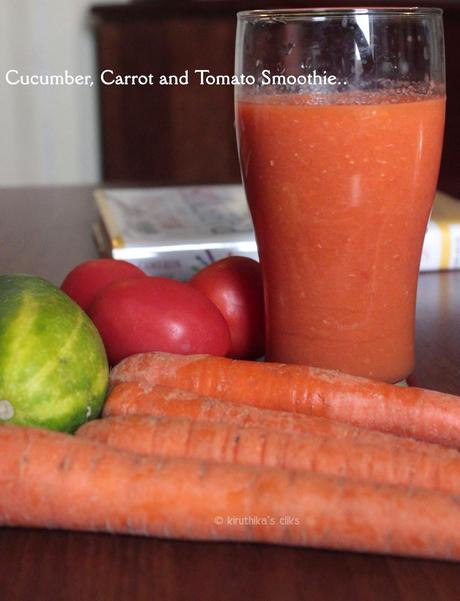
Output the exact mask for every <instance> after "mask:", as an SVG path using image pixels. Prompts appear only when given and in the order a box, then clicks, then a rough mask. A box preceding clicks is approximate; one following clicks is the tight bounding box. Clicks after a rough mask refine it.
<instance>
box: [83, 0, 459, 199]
mask: <svg viewBox="0 0 460 601" xmlns="http://www.w3.org/2000/svg"><path fill="white" fill-rule="evenodd" d="M324 4H329V5H331V6H334V5H336V6H352V5H356V4H359V5H360V6H365V5H373V4H374V5H375V2H372V0H370V1H364V2H353V1H350V0H337V1H335V2H329V3H325V2H321V0H318V1H316V0H314V1H311V0H310V1H309V0H307V1H305V2H302V1H300V2H299V1H295V0H292V1H291V0H288V1H286V0H280V1H278V2H273V1H269V0H267V1H260V0H253V1H252V2H248V1H241V0H240V1H233V2H232V1H228V0H202V1H197V0H189V1H185V0H179V1H178V0H156V1H155V0H151V1H144V2H133V3H131V4H124V5H113V6H112V5H104V6H99V7H97V6H96V7H94V8H93V9H92V14H93V16H94V17H95V19H94V23H95V31H96V36H97V49H98V69H99V70H101V71H102V70H103V69H113V70H114V71H115V73H117V74H121V75H124V74H142V73H143V74H148V73H153V74H177V75H180V74H181V73H183V72H184V71H185V70H186V69H189V71H190V73H193V70H194V69H209V70H210V71H211V72H212V73H214V74H230V75H231V74H232V73H233V60H234V58H233V56H234V41H235V27H236V12H237V11H238V10H244V9H250V8H270V7H277V8H279V7H282V6H291V7H296V6H297V7H299V6H302V7H305V6H324ZM385 4H389V5H392V6H394V5H397V6H411V5H414V4H418V5H421V6H423V5H425V6H432V5H436V6H440V7H441V8H443V9H444V11H445V19H444V24H445V37H446V56H447V79H448V105H447V125H446V136H445V146H444V154H443V161H442V168H441V177H440V188H441V189H443V190H445V191H446V192H450V193H451V194H453V195H456V196H460V180H459V179H458V178H457V173H458V165H459V164H460V143H459V140H460V61H458V57H457V55H458V51H457V47H458V44H459V40H460V2H458V0H420V1H419V2H417V3H415V2H411V1H405V2H398V1H395V2H385V1H382V2H380V5H385ZM100 117H101V143H102V160H103V178H104V180H105V181H111V182H129V181H137V182H143V183H146V184H147V183H168V184H171V183H176V184H177V183H188V184H190V183H223V182H233V181H239V179H240V175H239V168H238V161H237V154H236V143H235V133H234V128H233V90H232V88H231V87H230V86H222V87H219V86H200V85H199V83H198V80H197V78H192V77H191V78H190V84H189V85H188V86H170V87H161V86H159V85H153V86H139V85H138V86H123V87H119V86H100Z"/></svg>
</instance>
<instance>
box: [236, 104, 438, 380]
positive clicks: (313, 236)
mask: <svg viewBox="0 0 460 601" xmlns="http://www.w3.org/2000/svg"><path fill="white" fill-rule="evenodd" d="M327 96H330V97H331V98H332V97H333V96H334V97H335V96H337V97H339V102H337V101H336V102H330V101H329V99H328V98H327ZM444 104H445V100H444V97H443V96H435V95H433V96H428V97H421V96H416V95H413V96H410V95H407V96H395V95H390V94H386V93H367V94H366V93H363V94H360V95H359V97H358V96H356V97H354V96H352V95H348V94H347V93H343V94H339V95H335V94H331V95H326V98H324V95H323V99H322V100H321V103H320V102H319V101H318V100H317V99H315V98H314V97H312V96H308V95H302V94H299V95H273V96H270V95H266V96H258V97H257V98H250V97H249V98H247V99H240V100H239V101H238V102H237V128H238V138H239V151H240V161H241V169H242V174H243V179H244V183H245V188H246V194H247V197H248V202H249V206H250V210H251V213H252V217H253V221H254V226H255V230H256V237H257V241H258V246H259V254H260V260H261V265H262V270H263V275H264V285H265V298H266V323H267V341H268V348H267V358H268V359H269V360H271V361H281V362H287V363H300V364H307V365H312V366H319V367H323V368H332V369H339V370H341V371H344V372H348V373H351V374H356V375H361V376H367V377H370V378H375V379H380V380H385V381H388V382H396V381H398V380H401V379H403V378H405V377H406V376H407V375H409V374H410V372H411V371H412V369H413V367H414V348H413V339H414V314H415V300H416V288H417V276H418V267H419V262H420V254H421V248H422V244H423V238H424V233H425V227H426V222H427V219H428V216H429V213H430V210H431V206H432V201H433V196H434V193H435V189H436V183H437V177H438V170H439V160H440V154H441V153H440V148H441V144H442V137H443V128H444Z"/></svg>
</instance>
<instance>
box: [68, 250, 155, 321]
mask: <svg viewBox="0 0 460 601" xmlns="http://www.w3.org/2000/svg"><path fill="white" fill-rule="evenodd" d="M141 276H143V277H146V275H145V273H144V272H143V271H142V269H139V267H136V266H135V265H133V264H132V263H128V262H127V261H118V260H115V259H92V260H91V261H85V263H80V265H77V267H75V268H74V269H72V271H71V272H70V273H69V274H68V275H67V276H66V278H65V280H64V281H63V282H62V284H61V290H63V291H64V292H65V293H66V294H68V295H69V296H70V298H71V299H73V300H74V301H75V302H76V303H77V304H79V305H80V307H81V308H82V309H84V310H85V311H88V309H89V306H90V305H91V303H92V302H93V300H94V299H95V297H96V295H97V294H98V293H99V292H100V291H101V290H103V289H104V288H105V287H106V286H108V285H109V284H112V283H113V282H116V281H118V280H125V279H127V278H132V277H141Z"/></svg>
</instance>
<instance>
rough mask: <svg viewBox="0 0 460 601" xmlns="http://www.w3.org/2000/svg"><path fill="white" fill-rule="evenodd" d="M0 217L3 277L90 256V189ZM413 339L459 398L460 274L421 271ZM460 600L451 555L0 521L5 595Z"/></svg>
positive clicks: (457, 568) (105, 600)
mask: <svg viewBox="0 0 460 601" xmlns="http://www.w3.org/2000/svg"><path fill="white" fill-rule="evenodd" d="M0 215H1V216H2V218H1V219H0V273H7V272H10V273H12V272H28V273H33V274H36V275H40V276H43V277H46V278H48V279H50V280H52V281H54V282H55V283H56V284H59V283H60V282H61V281H62V279H63V277H64V275H65V274H66V272H67V271H69V269H70V268H72V267H73V266H74V265H75V264H76V263H77V262H79V261H83V260H85V259H88V258H91V257H96V256H97V252H96V248H95V247H94V245H93V243H92V239H91V222H92V221H93V220H94V218H95V209H94V204H93V202H92V198H91V191H90V190H89V189H83V188H64V189H61V188H49V189H47V188H41V189H10V190H0ZM417 337H418V338H417V370H416V372H415V374H414V378H413V380H414V382H415V383H416V384H418V385H421V386H426V387H432V388H437V389H439V390H444V391H446V392H451V393H456V394H460V344H459V340H460V272H452V273H433V274H424V275H422V276H421V277H420V286H419V302H418V319H417ZM0 452H1V449H0ZM1 494H2V493H1V490H0V495H1ZM459 523H460V517H459ZM459 596H460V564H453V563H447V562H439V561H425V560H416V559H402V558H394V557H378V556H374V555H360V554H357V553H340V552H332V551H319V550H314V549H300V548H288V547H279V546H268V545H255V544H252V545H251V544H247V545H245V544H231V543H198V542H180V541H167V540H157V539H153V538H142V537H138V538H136V537H133V536H114V535H108V534H92V533H73V532H57V531H46V530H23V529H12V528H0V599H1V601H89V600H95V601H152V600H153V599H160V600H161V601H182V600H183V601H194V600H198V599H199V600H200V601H208V600H209V601H230V600H232V601H242V600H246V599H251V600H253V601H258V600H259V599H260V600H261V601H291V600H294V599H296V600H297V599H298V600H301V599H305V601H317V600H318V601H319V600H321V601H458V599H459Z"/></svg>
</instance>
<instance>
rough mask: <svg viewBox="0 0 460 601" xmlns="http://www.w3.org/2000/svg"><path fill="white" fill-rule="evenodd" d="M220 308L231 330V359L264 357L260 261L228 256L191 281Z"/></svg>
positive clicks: (212, 264)
mask: <svg viewBox="0 0 460 601" xmlns="http://www.w3.org/2000/svg"><path fill="white" fill-rule="evenodd" d="M190 284H191V285H192V286H194V287H195V288H197V289H198V290H201V292H203V293H204V294H205V295H206V296H207V297H208V298H209V299H210V300H212V302H213V303H214V304H215V305H216V306H217V308H218V309H219V310H220V312H221V313H222V315H223V316H224V317H225V319H226V321H227V324H228V327H229V329H230V338H231V348H230V353H229V356H230V357H235V358H240V359H245V358H246V359H256V358H257V357H260V356H262V355H263V354H264V340H265V337H264V296H263V286H262V273H261V270H260V265H259V263H258V262H257V261H253V260H252V259H249V258H247V257H228V258H226V259H222V260H220V261H216V262H215V263H211V265H208V266H207V267H205V268H204V269H203V270H202V271H200V272H198V273H197V274H196V275H195V276H193V278H192V279H191V280H190Z"/></svg>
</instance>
